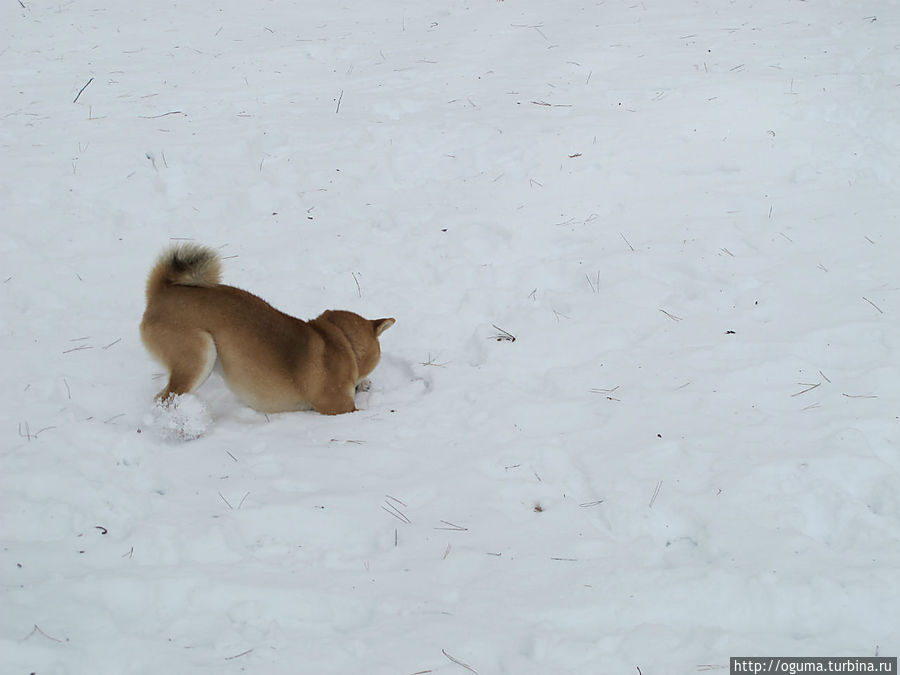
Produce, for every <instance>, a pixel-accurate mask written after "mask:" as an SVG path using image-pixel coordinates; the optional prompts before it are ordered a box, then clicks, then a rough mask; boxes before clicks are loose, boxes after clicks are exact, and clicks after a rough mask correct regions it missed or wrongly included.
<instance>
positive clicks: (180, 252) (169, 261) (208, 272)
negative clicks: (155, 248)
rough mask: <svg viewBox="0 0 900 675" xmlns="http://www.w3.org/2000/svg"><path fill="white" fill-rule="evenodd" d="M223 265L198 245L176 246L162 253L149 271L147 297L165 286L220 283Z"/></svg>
mask: <svg viewBox="0 0 900 675" xmlns="http://www.w3.org/2000/svg"><path fill="white" fill-rule="evenodd" d="M221 272H222V261H221V259H220V258H219V254H218V253H216V252H215V251H214V250H213V249H211V248H208V247H206V246H201V245H200V244H194V243H186V244H176V245H174V246H171V247H169V248H167V249H166V250H165V251H163V253H162V255H160V256H159V259H158V260H157V261H156V265H154V266H153V269H152V270H150V276H149V278H148V279H147V296H148V297H149V296H151V295H153V294H154V293H155V292H157V291H159V290H162V289H163V288H164V287H166V286H172V285H175V286H201V287H203V288H210V287H212V286H216V285H217V284H218V283H219V280H220V278H221Z"/></svg>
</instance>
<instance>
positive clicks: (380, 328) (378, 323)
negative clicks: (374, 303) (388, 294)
mask: <svg viewBox="0 0 900 675" xmlns="http://www.w3.org/2000/svg"><path fill="white" fill-rule="evenodd" d="M396 321H397V320H396V319H374V320H373V321H372V328H374V329H375V337H378V336H379V335H381V334H382V333H383V332H384V331H386V330H387V329H388V328H390V327H391V326H393V325H394V324H395V323H396Z"/></svg>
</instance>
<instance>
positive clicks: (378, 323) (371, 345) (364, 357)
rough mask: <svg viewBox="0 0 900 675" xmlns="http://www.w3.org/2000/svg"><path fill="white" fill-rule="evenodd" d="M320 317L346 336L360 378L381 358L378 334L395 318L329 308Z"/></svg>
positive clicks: (393, 321) (372, 368) (369, 371)
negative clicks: (373, 316) (365, 315)
mask: <svg viewBox="0 0 900 675" xmlns="http://www.w3.org/2000/svg"><path fill="white" fill-rule="evenodd" d="M322 318H324V319H326V320H327V321H328V322H330V323H332V324H334V325H335V326H337V327H338V328H340V329H341V331H342V332H343V333H344V335H346V336H347V339H348V340H349V341H350V346H351V347H352V348H353V353H354V354H355V355H356V365H357V368H358V370H359V377H360V378H363V377H365V376H366V375H368V374H369V373H371V372H372V371H373V370H375V366H377V365H378V361H379V360H380V359H381V346H380V345H379V344H378V336H379V335H381V334H382V333H383V332H384V331H386V330H387V329H388V328H390V327H391V326H393V325H394V324H395V323H396V319H391V318H388V319H364V318H363V317H361V316H360V315H359V314H354V313H353V312H345V311H342V310H330V311H328V312H325V313H324V314H323V315H322Z"/></svg>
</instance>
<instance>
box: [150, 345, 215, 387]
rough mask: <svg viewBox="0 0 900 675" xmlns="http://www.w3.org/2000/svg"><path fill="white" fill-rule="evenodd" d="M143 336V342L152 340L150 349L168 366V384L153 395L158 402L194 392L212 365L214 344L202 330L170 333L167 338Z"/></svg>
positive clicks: (207, 375)
mask: <svg viewBox="0 0 900 675" xmlns="http://www.w3.org/2000/svg"><path fill="white" fill-rule="evenodd" d="M147 337H149V338H151V339H149V340H148V339H147ZM147 337H145V342H152V343H153V348H152V349H151V351H153V353H154V354H155V355H156V356H157V358H159V360H160V361H162V362H163V363H164V364H165V365H166V366H167V367H168V368H169V383H168V384H167V385H166V388H165V389H163V390H162V391H161V392H159V393H158V394H157V395H156V400H158V401H162V402H166V401H168V400H169V399H170V398H171V397H172V396H178V395H179V394H187V393H189V392H192V391H194V390H195V389H196V388H197V387H199V386H200V385H201V384H203V383H204V382H205V381H206V378H207V377H209V374H210V373H211V372H212V369H213V366H214V365H215V364H216V344H215V342H213V339H212V336H211V335H210V334H209V333H207V332H206V331H196V332H193V333H190V334H188V335H184V334H179V335H177V336H174V335H172V336H169V340H166V339H162V340H160V339H156V340H154V339H152V338H153V337H157V338H159V337H161V336H147Z"/></svg>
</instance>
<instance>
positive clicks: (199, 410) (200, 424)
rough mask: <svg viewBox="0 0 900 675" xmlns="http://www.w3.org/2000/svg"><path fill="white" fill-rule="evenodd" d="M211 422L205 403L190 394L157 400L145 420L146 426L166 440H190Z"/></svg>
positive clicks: (201, 433)
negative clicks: (163, 400)
mask: <svg viewBox="0 0 900 675" xmlns="http://www.w3.org/2000/svg"><path fill="white" fill-rule="evenodd" d="M211 423H212V417H210V415H209V412H208V411H207V409H206V405H205V404H204V403H203V401H201V400H200V399H199V398H197V397H196V396H193V395H192V394H181V395H179V396H173V397H172V398H171V399H169V400H168V401H166V402H162V401H157V402H156V405H155V406H154V408H153V410H152V411H151V412H150V414H149V415H148V418H147V420H146V424H147V426H148V427H149V428H150V429H152V430H153V431H154V432H155V433H156V434H157V435H158V436H159V437H161V438H163V439H164V440H167V441H192V440H194V439H195V438H199V437H200V436H202V435H203V434H204V433H206V430H207V429H208V428H209V425H210V424H211Z"/></svg>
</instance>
